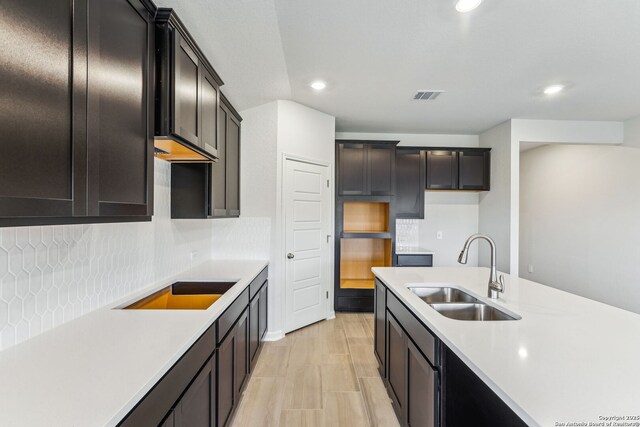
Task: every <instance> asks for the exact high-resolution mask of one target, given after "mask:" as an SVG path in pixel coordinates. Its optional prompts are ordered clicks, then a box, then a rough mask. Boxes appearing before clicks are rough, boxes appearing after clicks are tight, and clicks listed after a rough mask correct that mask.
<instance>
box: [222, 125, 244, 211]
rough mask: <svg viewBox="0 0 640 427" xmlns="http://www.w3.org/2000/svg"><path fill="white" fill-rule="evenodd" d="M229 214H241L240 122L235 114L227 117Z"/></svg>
mask: <svg viewBox="0 0 640 427" xmlns="http://www.w3.org/2000/svg"><path fill="white" fill-rule="evenodd" d="M225 156H226V157H227V214H228V216H230V217H238V216H240V122H239V121H238V120H236V118H235V117H234V116H233V115H229V117H228V119H227V148H226V152H225Z"/></svg>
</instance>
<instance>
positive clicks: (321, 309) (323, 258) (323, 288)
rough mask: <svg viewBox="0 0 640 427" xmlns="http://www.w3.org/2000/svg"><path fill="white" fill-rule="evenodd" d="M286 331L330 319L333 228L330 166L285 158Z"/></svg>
mask: <svg viewBox="0 0 640 427" xmlns="http://www.w3.org/2000/svg"><path fill="white" fill-rule="evenodd" d="M285 163H286V164H285V176H284V204H285V206H284V213H285V257H286V259H285V270H286V271H285V277H286V292H285V294H286V296H285V304H286V313H285V314H286V319H285V326H286V332H290V331H293V330H295V329H299V328H302V327H303V326H306V325H309V324H311V323H314V322H317V321H319V320H322V319H325V318H326V317H327V301H328V291H329V283H330V280H329V268H328V266H329V256H330V250H329V249H330V243H329V238H328V236H329V235H330V234H331V233H330V231H329V228H330V226H331V223H330V218H331V217H330V212H329V209H330V206H331V205H330V200H329V197H330V193H329V188H328V184H327V179H328V167H327V166H320V165H316V164H311V163H305V162H302V161H296V160H292V159H286V160H285Z"/></svg>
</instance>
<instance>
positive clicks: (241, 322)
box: [235, 310, 249, 402]
mask: <svg viewBox="0 0 640 427" xmlns="http://www.w3.org/2000/svg"><path fill="white" fill-rule="evenodd" d="M248 356H249V312H248V310H245V311H244V313H243V314H242V316H240V319H238V323H237V324H236V353H235V371H236V388H235V393H236V396H239V393H240V390H241V389H242V387H243V386H244V382H245V381H246V379H247V377H248V374H249V364H248V361H249V360H248ZM236 402H237V399H236Z"/></svg>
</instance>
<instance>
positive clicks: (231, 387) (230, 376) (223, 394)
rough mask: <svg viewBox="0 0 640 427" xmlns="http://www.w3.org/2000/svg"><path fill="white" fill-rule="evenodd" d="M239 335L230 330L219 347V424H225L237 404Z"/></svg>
mask: <svg viewBox="0 0 640 427" xmlns="http://www.w3.org/2000/svg"><path fill="white" fill-rule="evenodd" d="M236 338H237V335H236V334H235V332H234V331H231V332H229V334H228V335H227V337H226V338H225V339H224V340H222V343H221V344H220V347H219V348H218V425H219V426H221V427H222V426H224V425H226V423H227V421H229V418H230V416H231V413H232V412H233V406H234V404H235V384H234V377H235V375H234V373H235V369H234V360H235V350H236Z"/></svg>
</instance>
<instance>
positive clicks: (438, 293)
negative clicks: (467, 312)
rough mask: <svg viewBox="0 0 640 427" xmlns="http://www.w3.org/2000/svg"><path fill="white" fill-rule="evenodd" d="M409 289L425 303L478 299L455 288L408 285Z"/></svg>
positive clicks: (474, 300) (473, 300) (472, 300)
mask: <svg viewBox="0 0 640 427" xmlns="http://www.w3.org/2000/svg"><path fill="white" fill-rule="evenodd" d="M409 290H410V291H411V292H413V293H414V294H416V295H417V296H418V297H420V299H421V300H422V301H424V302H426V303H427V304H436V303H454V302H476V301H478V300H477V299H476V298H475V297H473V296H471V295H469V294H468V293H466V292H464V291H461V290H460V289H456V288H447V287H443V288H440V287H423V286H415V287H410V288H409Z"/></svg>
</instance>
